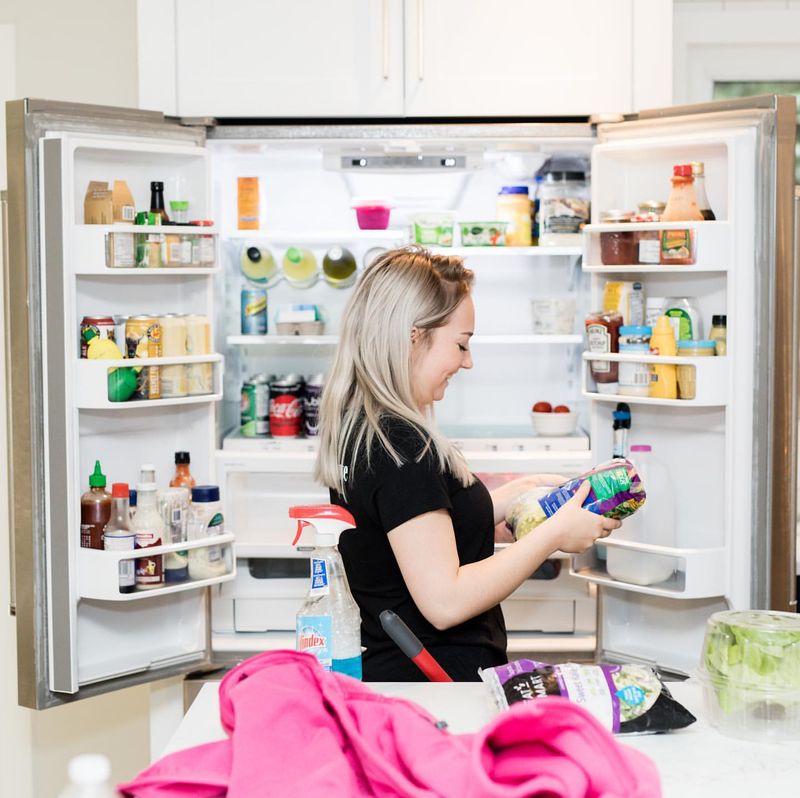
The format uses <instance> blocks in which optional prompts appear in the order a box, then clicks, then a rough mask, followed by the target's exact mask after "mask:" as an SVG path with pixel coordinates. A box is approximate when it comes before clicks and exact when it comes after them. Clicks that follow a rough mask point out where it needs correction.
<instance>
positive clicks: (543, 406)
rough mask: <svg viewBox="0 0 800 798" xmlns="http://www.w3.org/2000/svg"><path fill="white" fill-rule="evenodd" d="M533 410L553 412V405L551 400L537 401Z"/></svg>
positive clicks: (535, 411) (536, 411)
mask: <svg viewBox="0 0 800 798" xmlns="http://www.w3.org/2000/svg"><path fill="white" fill-rule="evenodd" d="M533 412H534V413H552V412H553V406H552V405H551V404H550V402H537V403H536V404H535V405H534V406H533Z"/></svg>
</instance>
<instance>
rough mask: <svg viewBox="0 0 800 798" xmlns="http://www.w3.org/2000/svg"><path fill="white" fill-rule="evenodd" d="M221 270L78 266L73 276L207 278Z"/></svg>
mask: <svg viewBox="0 0 800 798" xmlns="http://www.w3.org/2000/svg"><path fill="white" fill-rule="evenodd" d="M221 271H222V269H221V268H220V267H219V266H197V267H195V266H186V267H181V268H175V269H172V268H165V269H109V268H108V267H103V268H102V269H87V268H84V267H82V266H79V267H78V268H77V269H75V274H76V275H77V276H78V277H86V276H89V275H92V276H97V275H102V276H104V277H137V278H142V277H209V276H210V275H214V274H219V273H220V272H221Z"/></svg>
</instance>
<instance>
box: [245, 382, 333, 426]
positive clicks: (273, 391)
mask: <svg viewBox="0 0 800 798" xmlns="http://www.w3.org/2000/svg"><path fill="white" fill-rule="evenodd" d="M323 383H324V377H323V375H322V374H315V375H314V376H312V377H309V378H308V380H305V379H303V377H301V376H300V375H299V374H287V375H281V376H276V375H274V374H270V375H267V374H255V375H253V376H252V377H250V378H249V379H248V380H245V382H244V384H243V385H242V404H241V434H242V435H243V436H245V437H247V438H261V437H267V436H269V435H271V436H272V437H274V438H298V437H300V436H301V435H305V436H306V437H315V436H316V435H318V434H319V403H320V398H321V396H322V387H323Z"/></svg>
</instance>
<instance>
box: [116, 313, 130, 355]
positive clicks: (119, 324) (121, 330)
mask: <svg viewBox="0 0 800 798" xmlns="http://www.w3.org/2000/svg"><path fill="white" fill-rule="evenodd" d="M129 318H130V317H129V316H114V340H115V341H116V342H117V346H119V349H120V352H122V356H123V357H127V356H128V345H127V343H126V342H125V325H126V324H127V323H128V319H129Z"/></svg>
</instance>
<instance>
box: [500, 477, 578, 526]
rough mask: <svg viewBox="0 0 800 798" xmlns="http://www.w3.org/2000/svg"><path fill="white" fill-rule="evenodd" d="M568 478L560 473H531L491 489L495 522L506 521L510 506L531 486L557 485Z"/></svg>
mask: <svg viewBox="0 0 800 798" xmlns="http://www.w3.org/2000/svg"><path fill="white" fill-rule="evenodd" d="M566 481H567V478H566V477H562V476H560V475H558V474H530V475H529V476H525V477H519V479H513V480H511V482H506V484H505V485H501V486H500V487H499V488H495V489H494V490H493V491H490V493H489V495H490V496H491V497H492V505H493V506H494V522H495V524H499V523H500V522H501V521H505V518H506V515H507V513H508V508H509V506H510V505H511V504H512V503H513V502H514V501H516V500H517V499H518V498H519V497H520V496H521V495H522V494H523V493H525V492H526V491H529V490H531V488H540V487H551V486H552V487H555V486H556V485H561V484H562V483H564V482H566Z"/></svg>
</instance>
